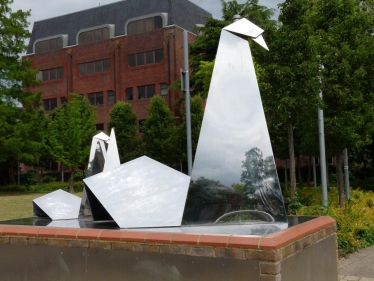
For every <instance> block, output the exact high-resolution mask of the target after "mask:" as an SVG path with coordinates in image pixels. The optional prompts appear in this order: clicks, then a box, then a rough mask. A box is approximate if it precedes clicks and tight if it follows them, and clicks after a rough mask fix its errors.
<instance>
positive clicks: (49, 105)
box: [43, 98, 57, 111]
mask: <svg viewBox="0 0 374 281" xmlns="http://www.w3.org/2000/svg"><path fill="white" fill-rule="evenodd" d="M43 107H44V110H45V111H50V110H53V109H55V108H56V107H57V98H55V99H48V100H43Z"/></svg>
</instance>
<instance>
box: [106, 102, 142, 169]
mask: <svg viewBox="0 0 374 281" xmlns="http://www.w3.org/2000/svg"><path fill="white" fill-rule="evenodd" d="M109 116H110V121H109V131H111V129H112V128H114V129H115V132H116V138H117V145H118V152H119V157H120V160H121V163H125V162H128V161H130V160H133V159H135V158H136V157H138V156H139V154H140V146H141V140H140V138H139V136H138V126H137V121H138V117H137V116H136V114H135V113H134V110H133V108H132V105H131V104H129V103H125V102H117V103H116V105H115V106H114V107H113V108H112V110H111V111H110V112H109Z"/></svg>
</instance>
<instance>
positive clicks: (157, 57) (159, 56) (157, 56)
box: [155, 49, 164, 63]
mask: <svg viewBox="0 0 374 281" xmlns="http://www.w3.org/2000/svg"><path fill="white" fill-rule="evenodd" d="M163 59H164V51H163V50H162V49H159V50H156V51H155V63H158V62H161V61H162V60H163Z"/></svg>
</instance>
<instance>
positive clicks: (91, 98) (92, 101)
mask: <svg viewBox="0 0 374 281" xmlns="http://www.w3.org/2000/svg"><path fill="white" fill-rule="evenodd" d="M87 98H88V102H89V103H90V105H95V94H88V95H87Z"/></svg>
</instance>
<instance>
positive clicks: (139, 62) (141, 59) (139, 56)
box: [136, 53, 144, 65]
mask: <svg viewBox="0 0 374 281" xmlns="http://www.w3.org/2000/svg"><path fill="white" fill-rule="evenodd" d="M136 65H144V53H140V54H136Z"/></svg>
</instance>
